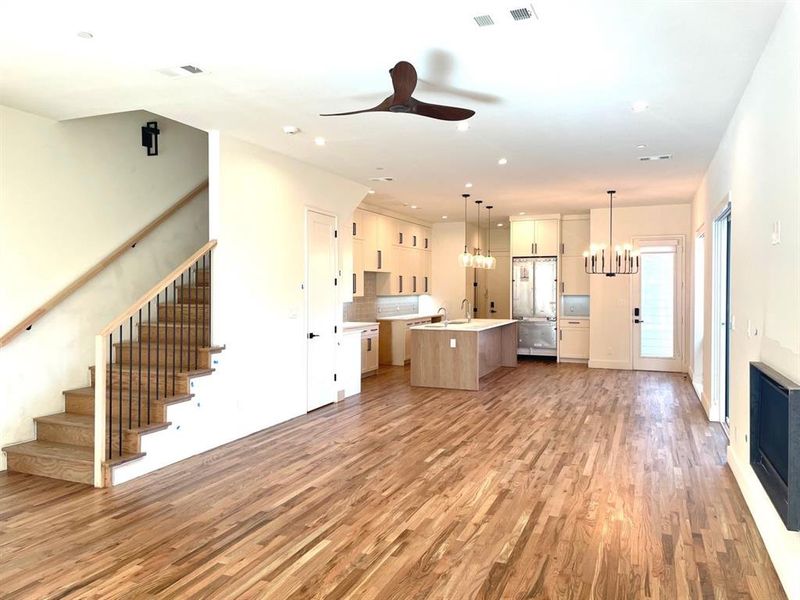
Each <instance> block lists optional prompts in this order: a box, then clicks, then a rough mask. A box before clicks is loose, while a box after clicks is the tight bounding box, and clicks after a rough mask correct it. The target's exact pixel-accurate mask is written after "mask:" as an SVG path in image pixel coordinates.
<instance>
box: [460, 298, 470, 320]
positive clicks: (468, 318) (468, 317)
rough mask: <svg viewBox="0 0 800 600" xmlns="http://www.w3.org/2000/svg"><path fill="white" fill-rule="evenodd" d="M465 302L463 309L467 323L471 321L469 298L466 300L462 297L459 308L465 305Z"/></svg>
mask: <svg viewBox="0 0 800 600" xmlns="http://www.w3.org/2000/svg"><path fill="white" fill-rule="evenodd" d="M465 304H466V305H467V308H466V310H465V311H464V315H465V316H466V317H467V323H472V304H470V301H469V300H467V299H466V298H464V299H463V300H462V301H461V308H464V305H465Z"/></svg>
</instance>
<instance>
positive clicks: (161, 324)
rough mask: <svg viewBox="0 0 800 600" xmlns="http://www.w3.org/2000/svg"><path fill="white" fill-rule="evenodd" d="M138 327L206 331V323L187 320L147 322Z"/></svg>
mask: <svg viewBox="0 0 800 600" xmlns="http://www.w3.org/2000/svg"><path fill="white" fill-rule="evenodd" d="M140 326H141V327H159V328H161V327H170V328H172V327H174V328H175V329H178V328H179V327H184V328H188V327H191V328H193V329H194V328H197V329H203V328H205V329H208V323H195V322H193V321H189V320H186V321H183V322H182V321H180V320H177V321H158V322H155V323H154V322H149V323H148V322H142V323H141V324H140ZM142 341H144V340H142ZM134 343H135V342H134Z"/></svg>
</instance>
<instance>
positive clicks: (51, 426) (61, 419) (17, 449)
mask: <svg viewBox="0 0 800 600" xmlns="http://www.w3.org/2000/svg"><path fill="white" fill-rule="evenodd" d="M203 262H204V264H205V260H204V261H203ZM198 264H199V263H198V262H197V261H195V262H194V265H193V267H192V266H191V265H190V266H189V267H188V268H187V269H186V271H185V272H184V273H182V274H181V276H180V279H178V278H176V279H174V280H173V281H172V282H171V283H170V284H168V285H167V286H162V289H163V288H166V291H162V293H163V295H164V298H163V299H162V298H161V294H153V296H154V298H153V299H147V300H145V301H144V302H143V303H142V306H141V307H140V308H139V312H138V316H139V318H138V319H136V323H135V324H134V319H133V317H131V319H130V325H129V323H128V321H127V320H126V321H125V326H124V328H123V329H124V335H120V336H119V337H118V338H117V341H116V342H114V341H113V340H114V338H113V334H112V335H111V336H110V337H109V338H108V341H107V342H106V345H107V346H108V347H109V348H108V356H109V358H108V363H109V364H108V367H107V371H106V378H105V379H106V382H107V385H106V416H105V424H106V428H107V435H106V439H105V440H104V441H103V444H104V447H105V454H104V455H105V457H106V460H105V461H104V462H103V479H104V481H105V482H106V485H109V484H110V481H111V470H112V469H113V468H114V467H115V466H117V465H121V464H124V463H127V462H129V461H133V460H136V459H139V458H141V457H143V456H144V455H145V454H144V453H143V452H142V450H141V448H142V438H143V437H144V436H146V435H149V434H152V433H154V432H156V431H161V430H163V429H166V428H168V427H170V423H169V421H167V418H166V417H167V407H168V406H169V405H171V404H176V403H180V402H186V401H188V400H191V398H192V394H191V393H190V392H189V390H190V387H191V386H190V379H192V378H194V377H202V376H205V375H210V374H211V373H212V372H213V369H211V368H210V365H211V355H212V354H214V353H216V352H219V351H220V350H221V348H215V347H211V344H210V339H211V337H210V333H211V332H210V329H211V326H210V300H211V289H210V268H209V269H205V268H199V267H198ZM209 266H210V259H209ZM184 277H185V279H186V282H187V283H185V284H183V285H180V284H181V283H183V281H184ZM170 292H171V294H170ZM162 300H163V301H162ZM145 306H146V308H145ZM153 309H155V310H153ZM148 313H149V314H150V318H149V320H148ZM125 336H127V338H126V337H125ZM90 382H91V385H90V386H89V387H83V388H78V389H73V390H67V391H65V392H64V407H65V410H64V412H61V413H58V414H54V415H47V416H43V417H37V418H36V419H34V421H35V423H36V439H35V440H34V441H31V442H23V443H20V444H14V445H11V446H7V447H5V448H3V451H4V452H5V453H6V456H7V459H8V470H9V471H18V472H21V473H30V474H32V475H41V476H44V477H52V478H55V479H62V480H66V481H74V482H78V483H86V484H90V485H91V484H92V483H93V482H94V441H95V440H94V437H95V433H94V426H95V418H94V413H95V387H94V385H95V367H90Z"/></svg>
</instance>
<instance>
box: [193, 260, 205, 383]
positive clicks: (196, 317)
mask: <svg viewBox="0 0 800 600" xmlns="http://www.w3.org/2000/svg"><path fill="white" fill-rule="evenodd" d="M199 266H200V261H198V260H196V261H194V280H195V281H197V273H198V271H197V268H198V267H199ZM203 277H205V273H203ZM205 296H206V288H205V281H204V282H203V298H205ZM198 308H202V305H200V304H199V303H198V304H197V305H195V307H194V345H195V348H194V368H195V369H197V366H198V365H197V361H198V354H199V352H200V331H199V330H198V329H197V324H198V323H199V317H200V315H198V314H197V312H198Z"/></svg>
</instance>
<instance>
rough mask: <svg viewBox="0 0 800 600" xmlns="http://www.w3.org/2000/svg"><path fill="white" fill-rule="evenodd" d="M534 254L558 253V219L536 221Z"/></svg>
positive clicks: (552, 254)
mask: <svg viewBox="0 0 800 600" xmlns="http://www.w3.org/2000/svg"><path fill="white" fill-rule="evenodd" d="M534 223H535V225H534V240H533V250H534V256H557V255H558V250H559V248H558V224H559V221H558V219H547V220H542V221H538V220H537V221H534Z"/></svg>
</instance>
